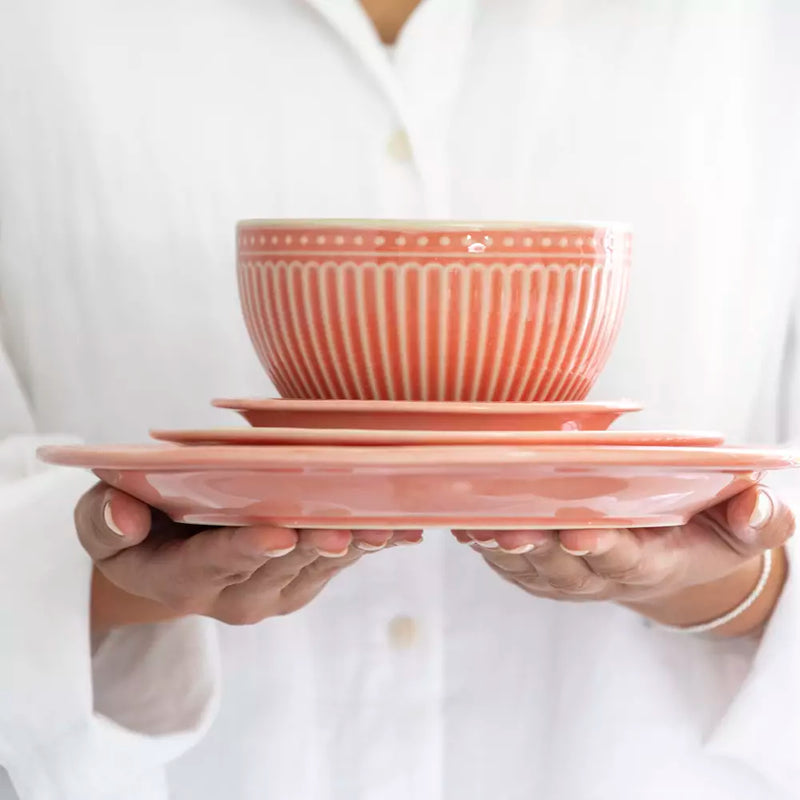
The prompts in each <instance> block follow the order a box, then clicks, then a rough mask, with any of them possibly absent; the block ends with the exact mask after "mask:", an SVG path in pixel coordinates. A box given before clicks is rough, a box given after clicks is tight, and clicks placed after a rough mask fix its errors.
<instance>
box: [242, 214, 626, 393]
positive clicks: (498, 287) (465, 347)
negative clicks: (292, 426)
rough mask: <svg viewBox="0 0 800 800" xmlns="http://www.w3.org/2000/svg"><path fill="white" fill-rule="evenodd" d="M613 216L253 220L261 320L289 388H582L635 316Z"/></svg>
mask: <svg viewBox="0 0 800 800" xmlns="http://www.w3.org/2000/svg"><path fill="white" fill-rule="evenodd" d="M630 258H631V234H630V233H629V231H628V230H627V229H626V228H625V227H624V226H618V225H614V224H609V225H595V224H568V223H564V224H560V223H553V224H537V223H531V224H525V223H519V224H500V223H498V224H491V223H486V224H479V223H474V224H473V223H435V222H429V223H411V222H396V221H395V222H373V223H368V222H355V221H341V222H337V221H327V222H326V221H319V222H312V221H284V222H261V221H252V222H244V223H240V225H239V227H238V280H239V289H240V295H241V300H242V308H243V312H244V317H245V321H246V323H247V327H248V331H249V333H250V337H251V339H252V341H253V344H254V346H255V348H256V351H257V352H258V355H259V357H260V359H261V362H262V363H263V365H264V367H265V368H266V370H267V372H268V374H269V377H270V379H271V380H272V382H273V383H274V385H275V386H276V388H277V389H278V391H279V392H280V394H281V395H282V396H284V397H287V398H305V399H311V398H328V399H331V398H338V399H356V398H358V399H389V400H465V401H532V400H581V399H583V398H584V397H586V395H587V394H588V392H589V390H590V388H591V386H592V385H593V384H594V382H595V380H596V379H597V377H598V375H599V373H600V370H601V369H602V368H603V366H604V365H605V363H606V360H607V359H608V356H609V354H610V351H611V347H612V345H613V342H614V340H615V337H616V335H617V331H618V329H619V325H620V322H621V319H622V311H623V306H624V301H625V296H626V292H627V285H628V273H629V267H630Z"/></svg>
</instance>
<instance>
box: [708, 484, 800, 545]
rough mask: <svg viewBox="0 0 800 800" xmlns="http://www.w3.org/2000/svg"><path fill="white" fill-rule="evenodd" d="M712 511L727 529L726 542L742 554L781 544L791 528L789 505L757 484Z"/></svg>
mask: <svg viewBox="0 0 800 800" xmlns="http://www.w3.org/2000/svg"><path fill="white" fill-rule="evenodd" d="M715 511H718V514H719V517H721V518H722V519H720V520H719V521H720V522H722V523H723V527H724V528H725V530H726V531H727V532H728V543H729V544H730V545H731V546H732V547H733V548H734V549H735V550H736V551H737V552H739V553H741V554H742V555H744V556H751V555H757V554H759V553H761V552H763V551H764V550H774V549H776V548H779V547H783V545H784V544H786V541H787V540H788V539H789V538H790V537H791V536H792V534H793V533H794V532H795V517H794V514H793V513H792V511H791V509H790V508H789V507H788V506H787V505H786V504H784V503H782V502H781V501H780V500H778V499H777V498H776V497H775V496H774V495H773V494H772V492H771V491H770V490H769V489H767V488H766V487H765V486H761V485H760V484H757V485H755V486H751V487H750V488H749V489H745V491H743V492H740V493H739V494H737V495H735V496H734V497H732V498H731V499H730V500H728V501H726V502H725V503H723V504H722V505H721V506H720V507H718V509H715ZM715 516H716V515H715ZM719 517H718V518H719Z"/></svg>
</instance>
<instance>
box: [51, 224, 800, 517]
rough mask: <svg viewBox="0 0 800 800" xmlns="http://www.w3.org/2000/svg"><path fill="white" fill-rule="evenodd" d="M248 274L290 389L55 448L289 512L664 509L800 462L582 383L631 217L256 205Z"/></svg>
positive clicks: (229, 507)
mask: <svg viewBox="0 0 800 800" xmlns="http://www.w3.org/2000/svg"><path fill="white" fill-rule="evenodd" d="M237 237H238V239H237V242H238V264H237V274H238V281H239V290H240V295H241V299H242V310H243V313H244V318H245V322H246V324H247V328H248V331H249V333H250V337H251V340H252V343H253V346H254V347H255V350H256V352H257V354H258V356H259V358H260V360H261V362H262V364H263V365H264V368H265V370H266V372H267V374H268V376H269V378H270V380H271V381H272V383H273V384H274V386H275V387H277V389H278V391H279V393H280V395H281V398H280V399H269V400H262V399H235V400H234V399H231V400H216V401H214V402H215V404H216V405H217V406H219V407H220V408H223V409H228V410H231V411H233V412H237V413H238V414H239V415H240V417H239V418H240V419H242V422H243V423H247V424H242V425H241V426H240V427H227V428H219V429H211V430H172V431H168V430H155V431H153V437H154V438H155V439H157V440H160V442H159V443H158V444H153V445H146V446H138V447H137V446H127V447H126V446H115V447H102V448H101V447H97V448H92V447H77V446H73V447H51V448H45V449H44V450H43V451H42V452H41V456H42V458H44V459H45V460H47V461H50V462H53V463H58V464H64V465H71V466H77V467H83V468H88V469H91V470H93V471H94V472H95V473H96V474H97V475H98V476H99V477H100V478H102V479H103V480H105V481H107V482H108V483H110V484H112V485H114V486H116V487H118V488H120V489H122V490H124V491H126V492H128V493H130V494H132V495H134V496H136V497H139V498H140V499H142V500H144V501H146V502H147V503H149V504H150V505H153V506H155V507H157V508H160V509H162V510H163V511H165V512H166V513H167V514H168V515H170V516H171V517H172V518H173V519H175V520H177V521H183V522H191V523H197V524H207V525H245V524H256V523H263V524H270V525H277V526H286V527H293V528H345V529H359V528H362V529H363V528H368V529H379V528H386V529H394V530H402V529H417V528H425V527H451V528H456V529H474V530H477V529H490V530H501V529H531V528H557V529H565V528H586V527H642V526H646V527H659V526H672V525H678V524H682V523H683V522H685V521H686V520H687V519H689V518H690V517H691V516H693V515H694V514H696V513H698V512H699V511H701V510H703V509H705V508H708V507H710V506H712V505H714V504H716V503H719V502H721V501H723V500H725V499H726V498H727V497H730V496H732V495H733V494H735V493H737V492H739V491H741V490H742V489H744V488H746V487H747V486H748V485H750V484H752V483H754V482H757V481H758V480H760V479H761V477H762V475H763V474H764V473H765V472H767V471H769V470H778V469H785V468H789V467H796V466H798V465H800V454H797V453H791V452H786V451H775V450H764V449H752V448H750V449H747V448H737V447H730V446H726V445H724V444H723V441H722V437H720V436H718V435H716V434H713V433H705V432H686V431H638V432H635V433H634V432H629V431H621V430H609V428H610V427H611V425H612V424H613V423H614V421H615V420H616V419H618V418H619V417H620V416H621V415H623V414H627V413H630V412H634V411H637V410H639V408H640V406H638V405H637V404H635V403H632V402H627V401H615V402H586V401H585V398H586V396H587V395H588V393H589V391H590V389H591V388H592V385H593V384H594V383H595V381H596V379H597V377H598V375H599V374H600V372H601V370H602V369H603V366H604V365H605V363H606V361H607V359H608V357H609V354H610V352H611V349H612V347H613V344H614V340H615V338H616V335H617V332H618V329H619V327H620V322H621V320H622V313H623V308H624V305H625V298H626V292H627V286H628V277H629V272H630V269H631V245H632V236H631V233H630V231H629V230H628V229H627V228H626V227H625V226H623V225H618V224H613V223H610V224H602V223H597V224H594V223H474V222H442V223H437V222H408V221H403V222H400V221H374V222H364V221H275V222H268V221H252V222H243V223H240V224H239V226H238V231H237Z"/></svg>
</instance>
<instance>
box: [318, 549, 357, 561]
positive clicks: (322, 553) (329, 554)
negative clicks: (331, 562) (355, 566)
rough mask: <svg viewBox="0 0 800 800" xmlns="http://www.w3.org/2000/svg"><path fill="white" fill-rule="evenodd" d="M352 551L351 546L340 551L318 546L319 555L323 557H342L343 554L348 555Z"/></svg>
mask: <svg viewBox="0 0 800 800" xmlns="http://www.w3.org/2000/svg"><path fill="white" fill-rule="evenodd" d="M349 552H350V548H349V547H345V548H344V550H340V551H339V552H338V553H335V552H334V551H333V550H320V548H319V547H318V548H317V555H319V556H322V558H341V557H342V556H346V555H347V554H348V553H349Z"/></svg>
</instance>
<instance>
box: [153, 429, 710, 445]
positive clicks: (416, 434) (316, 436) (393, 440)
mask: <svg viewBox="0 0 800 800" xmlns="http://www.w3.org/2000/svg"><path fill="white" fill-rule="evenodd" d="M150 435H151V436H152V437H153V438H154V439H158V440H159V441H162V442H172V443H174V444H185V445H225V444H238V445H338V446H355V447H380V446H392V445H395V446H397V445H432V446H438V445H477V444H481V445H490V444H495V445H497V444H505V445H568V446H578V445H580V446H584V447H585V446H603V445H606V446H620V445H624V446H630V447H645V446H649V447H654V446H659V447H714V446H716V445H719V444H722V442H723V441H724V439H723V437H722V436H721V435H720V434H717V433H694V432H684V431H580V430H579V431H438V430H427V431H415V430H391V429H382V430H376V429H372V430H370V429H355V430H354V429H348V428H212V429H209V430H153V431H150Z"/></svg>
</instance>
